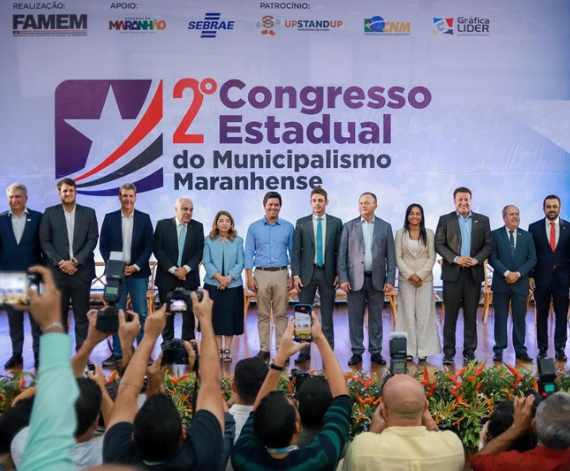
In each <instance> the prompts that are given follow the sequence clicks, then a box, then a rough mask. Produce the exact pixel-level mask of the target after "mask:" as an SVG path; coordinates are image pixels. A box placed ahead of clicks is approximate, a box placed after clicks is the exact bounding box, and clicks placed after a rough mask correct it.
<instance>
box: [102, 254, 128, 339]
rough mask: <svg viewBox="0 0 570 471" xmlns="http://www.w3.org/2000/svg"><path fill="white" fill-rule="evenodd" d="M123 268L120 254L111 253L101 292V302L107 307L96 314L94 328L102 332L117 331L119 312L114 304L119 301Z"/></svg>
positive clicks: (123, 264) (123, 263)
mask: <svg viewBox="0 0 570 471" xmlns="http://www.w3.org/2000/svg"><path fill="white" fill-rule="evenodd" d="M125 266H126V264H125V262H124V261H123V260H122V254H120V253H119V254H118V256H117V253H116V252H112V253H111V258H110V259H109V261H108V262H107V271H106V278H107V284H106V285H105V288H104V290H103V300H104V301H105V302H106V303H107V304H108V306H107V307H105V308H103V309H101V310H99V312H97V324H96V327H97V329H98V330H101V331H103V332H118V331H119V310H118V309H117V307H116V306H115V304H117V303H118V302H119V299H121V285H122V284H123V277H124V272H125Z"/></svg>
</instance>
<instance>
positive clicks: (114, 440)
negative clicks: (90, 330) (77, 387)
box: [103, 292, 224, 471]
mask: <svg viewBox="0 0 570 471" xmlns="http://www.w3.org/2000/svg"><path fill="white" fill-rule="evenodd" d="M191 297H192V304H193V311H194V313H195V314H196V316H197V317H198V319H199V320H200V323H201V326H202V348H201V352H200V353H201V356H200V366H199V372H200V378H201V385H200V392H199V393H198V398H197V404H196V413H195V415H194V420H193V422H192V424H191V425H189V426H187V427H183V426H182V422H181V420H180V416H179V414H178V411H177V410H176V407H175V406H174V404H173V403H172V400H171V398H170V397H168V396H165V395H163V394H157V395H154V396H152V397H150V398H149V399H148V400H147V401H146V402H145V403H144V405H143V406H142V407H141V409H140V410H139V411H138V412H137V403H136V398H137V396H138V394H139V392H140V391H141V388H142V386H143V379H144V375H145V372H146V370H147V362H148V359H149V357H150V355H151V353H152V350H153V348H154V346H155V343H156V340H157V339H158V336H159V335H160V334H161V333H162V331H163V329H164V326H165V324H166V316H167V314H166V306H163V307H162V308H161V309H159V310H158V311H156V312H155V313H152V314H150V315H149V316H148V317H147V319H146V322H145V326H144V337H143V339H142V342H141V343H140V344H139V346H138V348H137V350H136V351H135V353H134V355H133V357H132V359H131V362H130V364H129V366H128V367H127V370H126V372H125V374H124V377H123V380H122V381H121V383H120V386H119V393H118V396H117V399H116V400H115V404H114V406H113V410H112V412H111V419H110V421H109V424H108V428H107V432H106V434H105V442H104V445H103V460H104V462H105V463H123V464H135V465H138V466H141V467H146V468H147V469H153V470H169V471H173V470H179V469H180V470H183V469H184V470H186V469H195V468H199V469H216V468H218V466H219V463H220V457H221V455H222V449H223V444H222V430H223V427H224V412H223V404H222V403H223V401H222V397H221V394H220V381H221V371H220V365H219V358H218V350H217V347H216V341H215V337H214V331H213V328H212V301H211V300H210V298H209V296H208V294H207V293H206V292H204V293H203V299H202V301H201V302H198V298H197V296H196V294H194V293H192V295H191Z"/></svg>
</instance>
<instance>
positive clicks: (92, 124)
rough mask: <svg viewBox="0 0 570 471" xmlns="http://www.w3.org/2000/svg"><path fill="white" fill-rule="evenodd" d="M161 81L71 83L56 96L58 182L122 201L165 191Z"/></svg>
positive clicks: (81, 191) (66, 84)
mask: <svg viewBox="0 0 570 471" xmlns="http://www.w3.org/2000/svg"><path fill="white" fill-rule="evenodd" d="M162 117H163V84H162V80H159V81H153V80H66V81H64V82H62V83H60V84H59V85H58V87H57V89H56V91H55V178H56V179H60V178H63V177H70V178H73V180H75V182H76V183H77V192H78V193H82V194H87V195H95V196H108V195H117V194H118V192H119V187H120V186H121V185H122V184H123V183H126V182H131V183H135V184H136V186H137V191H138V192H145V191H150V190H154V189H156V188H160V187H162V186H163V167H162V165H161V162H160V160H159V158H160V157H161V156H162V154H163V142H162V140H163V136H162V130H161V128H160V126H158V125H159V123H160V122H161V120H162Z"/></svg>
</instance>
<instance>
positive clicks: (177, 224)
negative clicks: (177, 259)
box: [168, 219, 192, 273]
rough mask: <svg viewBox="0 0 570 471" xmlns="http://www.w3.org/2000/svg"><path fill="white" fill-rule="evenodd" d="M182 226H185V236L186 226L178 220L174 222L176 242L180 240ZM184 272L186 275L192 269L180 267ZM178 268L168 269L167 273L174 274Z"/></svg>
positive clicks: (185, 266) (186, 266)
mask: <svg viewBox="0 0 570 471" xmlns="http://www.w3.org/2000/svg"><path fill="white" fill-rule="evenodd" d="M182 226H186V235H188V224H184V223H182V222H180V221H179V220H178V219H177V220H176V240H177V241H178V240H179V239H180V231H181V230H182ZM182 266H183V267H184V268H185V269H186V271H187V272H188V273H190V272H191V271H192V268H190V267H189V266H188V265H182ZM177 268H178V267H170V268H169V269H168V271H169V273H174V272H175V271H176V269H177Z"/></svg>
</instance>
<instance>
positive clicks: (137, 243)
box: [99, 183, 153, 366]
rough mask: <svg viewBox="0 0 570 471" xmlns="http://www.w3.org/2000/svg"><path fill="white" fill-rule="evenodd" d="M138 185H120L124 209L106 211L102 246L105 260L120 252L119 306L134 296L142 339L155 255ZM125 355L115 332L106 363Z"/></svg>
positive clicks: (149, 224) (149, 221) (150, 230)
mask: <svg viewBox="0 0 570 471" xmlns="http://www.w3.org/2000/svg"><path fill="white" fill-rule="evenodd" d="M136 200H137V188H136V186H135V185H133V184H132V183H125V184H124V185H121V188H119V201H120V202H121V209H119V210H118V211H114V212H112V213H109V214H106V215H105V219H103V225H102V226H101V237H100V239H99V250H100V251H101V256H102V257H103V260H104V261H105V263H107V262H108V261H109V258H110V255H111V252H121V253H122V256H123V261H124V262H125V264H126V267H125V272H124V278H123V282H122V286H121V298H120V300H119V302H118V303H117V307H118V308H120V309H123V310H125V309H126V307H127V295H129V296H130V297H131V303H132V308H133V311H135V312H136V313H137V314H138V315H139V319H140V323H141V331H140V333H139V335H138V336H137V343H140V341H141V340H142V337H143V334H144V321H145V319H146V316H147V315H148V304H147V302H146V292H147V290H148V278H149V276H150V266H149V264H148V261H149V259H150V256H151V255H152V244H153V231H152V222H151V220H150V216H149V215H148V214H147V213H143V212H142V211H139V210H137V209H135V202H136ZM122 358H123V352H122V350H121V343H120V341H119V336H118V335H117V334H114V335H113V352H112V353H111V356H110V357H109V358H107V359H106V360H104V361H103V366H112V365H114V364H115V362H118V361H119V360H121V359H122Z"/></svg>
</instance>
